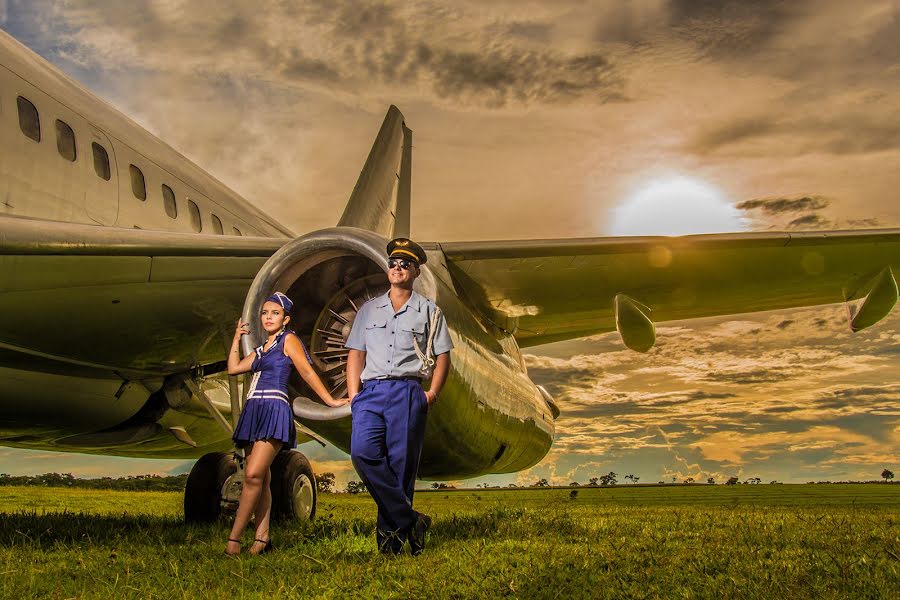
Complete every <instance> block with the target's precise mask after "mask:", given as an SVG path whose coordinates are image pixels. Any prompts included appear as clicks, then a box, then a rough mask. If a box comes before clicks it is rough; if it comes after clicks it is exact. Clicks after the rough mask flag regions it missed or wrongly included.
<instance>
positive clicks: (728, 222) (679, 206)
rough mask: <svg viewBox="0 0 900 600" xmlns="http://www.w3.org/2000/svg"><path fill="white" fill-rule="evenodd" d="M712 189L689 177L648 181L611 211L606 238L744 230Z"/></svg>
mask: <svg viewBox="0 0 900 600" xmlns="http://www.w3.org/2000/svg"><path fill="white" fill-rule="evenodd" d="M745 229H746V227H745V224H744V221H743V219H742V218H741V216H740V213H739V211H738V210H737V209H736V208H735V207H734V206H732V205H731V204H730V203H729V202H728V200H727V199H726V198H725V196H724V194H723V193H722V192H721V191H719V190H718V189H716V188H715V187H713V186H711V185H709V184H707V183H704V182H702V181H698V180H696V179H692V178H690V177H670V178H667V179H658V180H655V181H651V182H650V183H648V184H647V185H645V186H643V187H641V188H640V189H639V190H637V191H636V192H635V193H634V194H632V195H631V196H629V197H628V198H626V199H625V200H624V201H623V202H622V203H621V204H620V205H619V206H617V207H616V208H614V209H613V211H612V219H611V222H610V225H609V228H608V230H609V231H608V233H609V234H610V235H616V236H626V235H688V234H692V233H724V232H731V231H743V230H745Z"/></svg>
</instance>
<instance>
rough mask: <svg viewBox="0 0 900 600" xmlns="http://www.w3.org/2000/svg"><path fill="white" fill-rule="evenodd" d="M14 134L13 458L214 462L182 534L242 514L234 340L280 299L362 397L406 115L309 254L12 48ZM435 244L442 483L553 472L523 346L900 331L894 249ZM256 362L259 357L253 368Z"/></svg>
mask: <svg viewBox="0 0 900 600" xmlns="http://www.w3.org/2000/svg"><path fill="white" fill-rule="evenodd" d="M0 131H2V143H0V380H2V382H3V384H2V387H0V445H4V446H10V447H17V448H31V449H40V450H52V451H67V452H80V453H90V454H105V455H116V456H129V457H143V458H199V460H198V461H197V462H196V464H195V465H194V467H193V468H192V470H191V473H190V475H189V477H188V480H187V484H186V489H185V496H184V509H185V518H186V520H188V521H191V522H200V521H210V520H214V519H216V518H218V517H219V516H220V515H222V514H223V513H227V512H228V511H230V510H234V508H235V507H236V504H237V498H238V497H239V495H240V487H241V482H242V476H243V475H242V473H243V471H242V457H241V456H240V453H237V452H235V451H234V449H233V448H232V446H231V441H230V433H231V430H232V428H233V426H234V424H235V423H236V420H237V417H238V415H239V413H240V407H241V397H242V395H243V392H245V391H246V389H247V381H246V380H243V379H239V378H235V377H229V376H228V375H227V373H226V368H225V364H226V363H225V358H226V354H227V351H228V345H229V343H230V340H231V335H232V331H233V329H232V328H233V326H234V323H235V321H236V319H237V318H238V317H239V316H241V317H242V318H243V319H244V320H245V321H247V322H250V323H257V322H258V315H259V311H260V307H261V304H262V302H263V299H264V298H265V297H267V296H268V295H269V294H270V293H271V292H273V291H275V290H279V291H284V292H286V293H287V294H288V295H289V296H290V297H291V298H292V299H294V301H295V306H297V307H300V308H299V309H297V310H295V313H294V315H293V319H294V327H295V329H296V330H297V331H298V332H299V334H300V337H301V339H302V340H303V342H304V343H305V345H306V346H307V348H309V351H310V353H311V355H312V357H313V361H314V366H315V368H316V370H317V372H318V373H319V374H320V376H321V377H322V379H323V381H325V382H326V384H327V385H329V386H330V388H331V389H332V393H333V394H336V395H344V394H346V370H345V367H346V356H347V351H346V350H345V349H344V347H343V343H344V340H345V339H346V337H347V335H348V333H349V330H350V327H351V325H352V323H353V319H354V317H355V315H356V312H357V310H358V309H359V307H360V306H361V305H362V303H364V302H365V301H366V300H367V299H369V298H373V297H375V296H376V295H378V294H380V293H382V292H383V291H384V290H385V289H387V287H388V283H387V277H386V271H387V258H386V256H385V246H386V243H387V241H388V240H389V239H391V238H392V237H395V236H400V235H409V234H410V205H411V173H412V131H411V129H410V128H408V127H407V125H406V123H405V120H404V117H403V115H402V113H401V112H400V110H399V109H397V108H396V107H394V106H391V107H390V109H389V110H388V112H387V115H386V117H385V119H384V122H383V123H382V125H381V128H380V130H379V132H378V134H377V136H376V138H375V142H374V144H373V146H372V149H371V151H370V153H369V155H368V158H367V159H366V161H365V164H364V166H363V168H362V171H361V173H360V176H359V179H358V181H357V183H356V185H355V187H354V189H353V190H352V192H351V194H350V197H349V200H348V202H347V204H346V207H345V208H344V211H343V214H342V216H341V217H340V219H339V221H338V222H337V224H336V226H335V227H333V228H329V229H324V230H320V231H311V232H306V233H302V234H300V235H297V234H296V233H295V232H293V231H291V230H289V229H287V228H285V227H284V226H283V225H281V224H279V223H277V222H276V221H275V220H273V219H272V218H271V217H269V216H267V215H266V214H265V213H264V212H262V211H261V210H259V209H258V208H256V207H255V206H254V205H253V204H251V203H250V202H248V201H247V200H245V199H243V198H242V197H241V196H239V195H238V194H237V193H235V192H234V191H232V190H230V189H229V188H227V187H226V186H225V185H224V184H222V183H221V182H219V181H217V180H216V179H215V178H213V177H212V176H210V175H209V174H208V173H206V172H205V171H204V170H203V169H201V168H200V167H198V166H196V165H195V164H194V163H192V162H191V161H190V160H188V159H187V158H185V157H184V156H182V155H181V154H179V153H178V152H177V151H175V150H174V149H173V148H171V147H170V146H168V145H167V144H165V143H164V142H163V141H161V140H160V139H158V138H157V137H155V136H154V135H152V134H150V133H149V132H147V131H146V130H144V129H143V128H142V127H140V126H139V125H137V124H136V123H135V122H133V121H132V120H130V119H129V118H128V117H126V116H125V115H123V114H121V113H120V112H119V111H117V110H115V109H114V108H112V107H111V106H110V105H108V104H107V103H105V102H104V101H102V100H100V99H99V98H97V97H96V96H94V95H92V94H91V93H90V92H89V91H87V90H86V89H84V88H83V87H82V86H81V85H79V84H78V83H76V82H75V81H73V80H72V79H70V78H69V77H68V76H66V75H65V74H63V73H62V72H61V71H59V70H58V69H56V68H55V67H53V66H52V65H50V64H49V63H48V62H46V61H45V60H44V59H42V58H41V57H39V56H38V55H36V54H35V53H33V52H32V51H30V50H29V49H28V48H26V47H25V46H23V45H21V44H20V43H19V42H17V41H16V40H14V39H13V38H12V37H10V36H9V35H7V34H5V33H2V32H0ZM301 201H302V199H301ZM422 245H423V247H424V248H425V249H426V251H427V253H428V257H429V260H428V263H427V264H426V265H423V268H422V274H421V277H420V278H419V279H418V280H417V281H416V290H417V291H418V292H419V293H421V294H423V295H424V296H426V297H428V298H431V299H432V300H434V301H435V302H436V303H437V305H438V306H439V307H440V308H441V310H442V311H443V313H444V315H445V318H446V320H447V323H448V327H449V331H450V334H451V338H452V340H453V342H454V344H455V349H454V350H453V354H452V369H451V372H450V374H449V377H448V380H447V383H446V385H445V387H444V390H443V391H442V394H441V401H440V402H439V403H438V404H436V405H435V407H434V409H433V410H432V411H431V414H430V415H429V419H428V425H427V431H426V436H425V447H424V449H423V454H422V460H421V469H420V476H421V477H422V478H424V479H456V478H471V477H476V476H480V475H484V474H490V473H512V472H517V471H520V470H523V469H527V468H529V467H531V466H533V465H535V464H537V463H538V462H539V461H540V460H541V459H542V458H543V457H544V456H545V455H546V454H547V453H548V451H549V450H550V447H551V444H552V442H553V438H554V434H555V421H556V419H557V418H558V417H559V415H560V410H559V407H558V406H557V404H556V402H555V401H554V399H553V398H552V397H551V396H550V394H548V393H547V391H546V390H544V389H543V388H542V387H540V386H539V385H536V384H535V383H534V382H532V381H531V379H530V378H529V376H528V371H527V368H526V365H525V362H524V360H523V358H522V352H521V349H522V348H528V347H532V346H537V345H540V344H545V343H549V342H555V341H561V340H568V339H573V338H579V337H584V336H588V335H596V334H601V333H607V332H615V331H617V332H618V333H619V335H620V336H621V338H622V340H623V342H624V344H625V346H627V347H628V348H630V349H632V350H635V351H638V352H647V351H649V350H650V349H651V348H652V347H653V345H654V343H655V340H656V329H655V324H656V323H660V322H665V321H671V320H676V319H677V320H683V319H693V318H700V317H709V316H714V315H730V314H740V313H749V312H756V311H766V310H774V309H789V308H795V307H801V306H815V305H824V304H832V303H840V302H843V303H846V305H847V311H848V319H849V325H850V328H851V329H852V330H854V331H858V330H860V329H863V328H866V327H869V326H871V325H874V324H875V323H877V322H878V321H879V320H881V319H882V318H884V317H885V316H886V315H888V314H889V313H890V311H891V310H892V309H893V307H894V305H895V304H896V301H897V284H896V280H895V275H894V272H893V265H894V264H900V230H898V229H880V230H857V231H825V232H790V233H784V232H763V233H735V234H715V235H693V236H684V237H628V238H621V237H619V238H616V237H597V238H582V239H548V240H518V241H475V242H450V243H441V242H426V243H423V244H422ZM257 329H259V328H257ZM261 341H262V340H261V338H260V337H259V336H258V331H257V333H256V334H252V335H251V336H245V338H244V339H243V340H242V350H243V352H244V354H247V353H249V352H251V351H252V348H253V347H254V346H256V345H257V344H259V343H261ZM242 387H243V391H242V390H241V388H242ZM290 387H291V392H292V396H293V397H295V400H294V403H293V407H294V413H295V415H296V416H297V421H298V431H299V435H298V441H299V442H304V441H309V440H317V441H319V442H320V443H323V444H324V443H325V442H326V441H328V442H331V443H332V444H334V445H335V446H336V447H338V448H340V449H342V450H344V451H345V452H346V451H348V450H349V439H350V436H349V432H350V420H349V411H350V408H349V406H344V407H341V408H336V409H333V408H330V407H326V406H324V405H322V404H319V403H318V402H313V401H312V400H309V398H310V397H314V395H313V394H312V393H311V391H310V390H309V389H307V388H306V386H305V383H304V382H303V381H302V380H301V379H300V378H299V377H298V376H296V375H295V376H294V377H293V378H292V380H291V383H290ZM602 401H603V399H602V398H598V402H602ZM272 469H273V484H272V492H273V513H274V515H276V516H281V517H285V518H293V519H308V518H313V517H314V515H315V508H316V499H317V498H316V486H315V474H314V473H313V471H312V468H311V467H310V464H309V461H308V460H307V459H306V457H304V456H303V455H302V454H301V453H300V452H296V451H292V452H283V453H281V454H280V455H279V456H278V458H277V459H276V461H275V463H274V465H273V467H272Z"/></svg>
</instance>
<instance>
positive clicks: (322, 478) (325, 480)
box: [316, 473, 334, 494]
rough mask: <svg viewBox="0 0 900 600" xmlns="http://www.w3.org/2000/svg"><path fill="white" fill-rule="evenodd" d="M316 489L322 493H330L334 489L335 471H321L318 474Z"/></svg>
mask: <svg viewBox="0 0 900 600" xmlns="http://www.w3.org/2000/svg"><path fill="white" fill-rule="evenodd" d="M316 490H318V492H319V493H320V494H330V493H332V492H333V491H334V473H319V474H318V475H316Z"/></svg>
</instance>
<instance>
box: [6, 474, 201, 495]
mask: <svg viewBox="0 0 900 600" xmlns="http://www.w3.org/2000/svg"><path fill="white" fill-rule="evenodd" d="M187 478H188V474H187V473H182V474H181V475H128V476H126V477H97V478H94V479H82V478H80V477H75V476H74V475H72V474H71V473H44V474H43V475H9V474H7V473H0V486H4V485H18V486H29V487H70V488H83V489H91V490H128V491H141V492H147V491H153V492H180V491H182V490H183V489H184V484H185V482H186V481H187Z"/></svg>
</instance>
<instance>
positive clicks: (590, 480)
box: [588, 477, 600, 487]
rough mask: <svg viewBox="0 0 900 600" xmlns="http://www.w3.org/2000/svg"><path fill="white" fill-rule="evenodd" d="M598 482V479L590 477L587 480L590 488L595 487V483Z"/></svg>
mask: <svg viewBox="0 0 900 600" xmlns="http://www.w3.org/2000/svg"><path fill="white" fill-rule="evenodd" d="M599 481H600V479H599V478H598V477H591V478H590V479H588V485H589V486H591V487H597V483H598V482H599Z"/></svg>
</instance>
